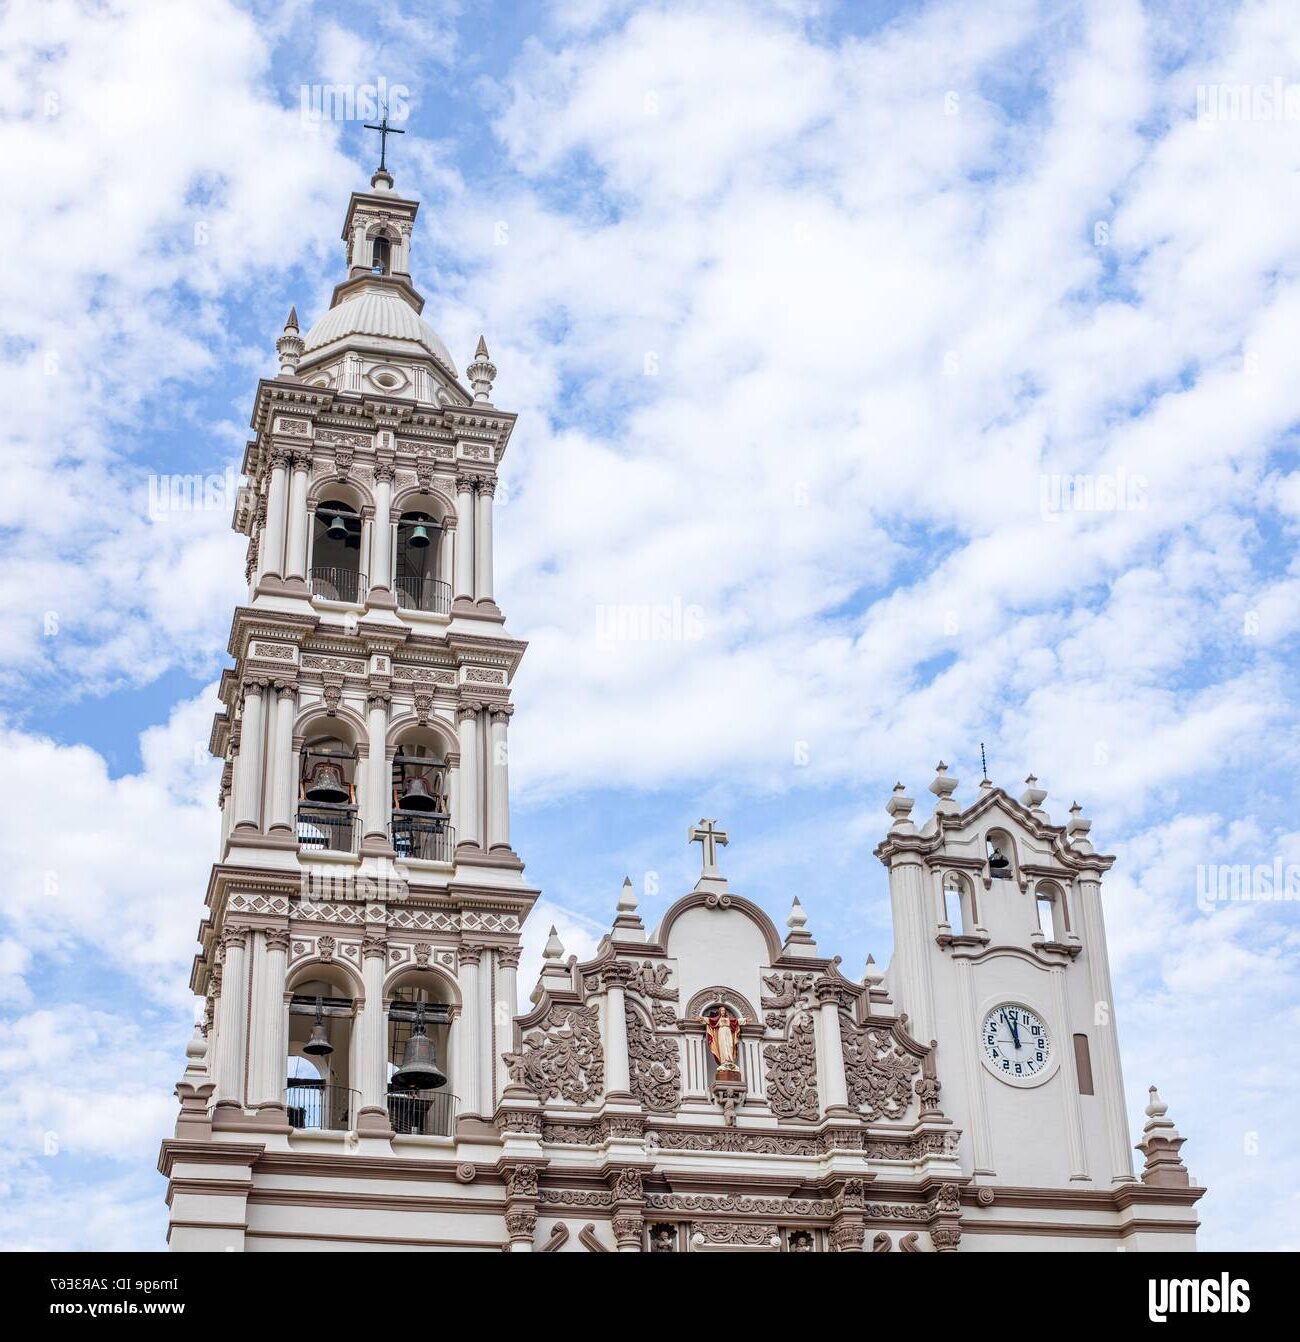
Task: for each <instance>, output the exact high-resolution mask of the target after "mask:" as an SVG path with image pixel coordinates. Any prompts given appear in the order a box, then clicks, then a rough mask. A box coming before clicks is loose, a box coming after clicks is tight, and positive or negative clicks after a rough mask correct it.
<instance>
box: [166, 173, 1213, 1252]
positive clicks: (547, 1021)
mask: <svg viewBox="0 0 1300 1342" xmlns="http://www.w3.org/2000/svg"><path fill="white" fill-rule="evenodd" d="M417 209H418V205H417V202H416V201H414V200H412V199H408V198H405V197H403V196H402V195H400V194H398V193H397V192H396V191H395V190H394V184H393V179H392V177H391V175H390V174H389V173H388V172H387V171H386V170H384V169H382V168H381V170H380V171H379V172H377V173H376V174H375V176H374V177H373V178H372V180H371V188H370V190H369V191H367V192H361V193H356V194H354V195H353V196H352V198H351V201H350V203H349V206H348V211H347V216H346V220H345V223H344V229H343V240H344V243H345V246H346V252H347V262H348V269H347V274H346V277H345V278H344V279H343V280H342V282H341V283H339V284H338V286H337V287H336V289H335V291H334V295H333V299H332V303H331V306H330V308H329V310H328V311H327V312H326V313H325V314H324V315H323V316H322V317H321V318H320V320H319V321H317V322H316V324H315V325H314V326H312V327H311V329H310V330H308V331H307V333H306V334H305V335H304V334H303V333H302V332H301V330H300V328H299V325H298V321H297V318H296V315H294V314H291V315H290V319H289V321H288V322H287V323H286V326H285V330H284V333H283V335H282V336H281V338H280V340H279V342H278V344H277V349H278V351H279V356H280V372H279V375H278V376H277V377H274V378H270V379H266V380H263V381H262V382H261V383H260V384H259V386H258V390H257V398H256V406H255V409H254V413H253V421H252V422H253V430H254V437H253V439H252V441H251V442H250V443H249V445H248V448H247V452H246V456H245V460H244V472H245V475H246V477H247V480H248V486H247V489H246V490H245V492H244V499H243V501H242V502H241V504H240V506H239V508H238V509H237V512H236V516H235V519H234V525H235V527H236V529H237V530H238V531H240V532H241V533H242V534H244V535H245V536H247V538H248V559H247V578H248V584H249V591H248V600H247V603H246V604H245V605H242V606H240V607H239V608H238V609H237V610H236V612H235V617H234V622H233V626H232V630H231V637H230V646H229V652H230V655H231V657H232V658H233V661H234V667H233V669H232V670H230V671H227V672H226V673H225V675H224V677H223V679H222V683H221V698H222V701H223V709H222V711H221V712H220V713H219V714H218V715H217V717H216V720H215V722H214V725H213V732H212V739H211V748H212V751H213V753H214V754H215V755H216V756H217V757H218V758H220V759H222V760H223V761H224V762H225V767H224V770H223V774H222V781H221V807H222V817H223V824H222V842H221V852H220V855H219V859H218V861H217V862H216V864H215V865H214V867H213V869H212V875H211V880H210V882H209V886H208V890H207V897H206V902H207V913H206V916H205V918H204V920H203V922H202V925H201V927H200V931H199V941H200V950H199V953H198V955H197V956H196V958H195V962H194V967H193V974H192V979H191V986H192V988H193V991H194V992H195V993H196V994H197V995H198V996H199V997H200V998H202V999H203V1000H204V1002H205V1013H204V1018H203V1021H202V1023H201V1025H200V1026H199V1027H198V1028H197V1029H196V1032H195V1037H194V1039H193V1040H192V1042H191V1044H190V1047H189V1049H188V1055H189V1056H188V1065H187V1066H186V1069H185V1072H184V1075H183V1077H182V1078H181V1080H180V1082H179V1084H178V1086H177V1095H178V1098H179V1100H180V1113H179V1116H178V1119H177V1123H176V1129H175V1134H174V1135H173V1136H171V1137H169V1138H167V1139H166V1140H165V1141H164V1142H163V1146H162V1152H161V1157H160V1164H159V1168H160V1170H161V1171H162V1173H163V1174H164V1175H165V1176H166V1179H167V1199H168V1205H169V1209H170V1225H169V1236H168V1237H169V1243H170V1247H171V1248H172V1249H173V1250H178V1251H185V1250H220V1251H228V1250H239V1251H253V1252H266V1251H276V1250H286V1249H312V1250H342V1251H349V1250H353V1251H361V1250H369V1249H401V1250H486V1251H497V1252H500V1251H502V1250H506V1251H508V1252H511V1253H518V1252H529V1251H532V1252H565V1253H568V1252H592V1253H602V1252H655V1253H667V1252H671V1253H688V1252H721V1251H743V1252H751V1253H752V1252H777V1253H785V1252H810V1251H811V1252H823V1251H836V1252H862V1251H867V1252H872V1251H875V1252H932V1251H938V1252H952V1251H958V1250H959V1251H962V1252H968V1251H975V1252H980V1251H985V1252H987V1251H999V1250H1015V1249H1044V1248H1057V1249H1077V1250H1090V1251H1112V1252H1113V1251H1117V1250H1126V1251H1133V1250H1141V1249H1167V1248H1193V1247H1195V1235H1196V1227H1197V1220H1196V1215H1195V1203H1196V1201H1197V1200H1198V1198H1199V1197H1200V1196H1201V1194H1202V1192H1203V1190H1202V1189H1200V1188H1198V1187H1196V1186H1195V1185H1194V1184H1193V1183H1192V1181H1191V1179H1190V1178H1189V1175H1188V1173H1187V1170H1186V1167H1185V1166H1184V1164H1183V1162H1182V1159H1181V1156H1180V1148H1181V1146H1182V1142H1183V1138H1182V1137H1181V1136H1180V1134H1179V1133H1178V1131H1177V1129H1176V1128H1175V1127H1174V1125H1173V1123H1172V1122H1171V1121H1170V1119H1169V1118H1168V1116H1167V1113H1166V1108H1165V1105H1164V1103H1163V1101H1161V1100H1160V1098H1159V1096H1158V1095H1156V1094H1155V1092H1154V1091H1152V1093H1151V1103H1150V1104H1149V1106H1148V1108H1147V1116H1148V1121H1147V1123H1146V1127H1145V1130H1144V1132H1143V1133H1142V1134H1141V1140H1140V1142H1139V1143H1138V1145H1137V1149H1138V1151H1139V1152H1140V1154H1141V1163H1140V1165H1135V1162H1134V1157H1133V1151H1134V1146H1133V1137H1132V1135H1131V1134H1130V1131H1129V1128H1128V1121H1127V1117H1126V1106H1125V1096H1124V1083H1123V1078H1122V1075H1121V1068H1120V1053H1119V1047H1118V1042H1117V1035H1116V1021H1115V1018H1114V1012H1113V1010H1112V1003H1113V995H1112V988H1111V981H1110V970H1109V964H1108V959H1107V952H1106V938H1105V930H1104V926H1103V919H1102V902H1101V883H1102V880H1103V879H1104V876H1105V873H1106V871H1107V870H1108V869H1109V867H1110V866H1111V863H1112V860H1113V859H1111V858H1109V857H1105V856H1102V855H1101V854H1099V853H1098V852H1097V851H1096V850H1095V849H1094V847H1093V845H1092V843H1091V842H1090V840H1089V822H1088V821H1087V820H1086V819H1084V818H1083V816H1082V815H1081V814H1080V812H1079V810H1078V808H1077V807H1075V808H1073V809H1072V810H1071V812H1070V819H1069V821H1068V822H1067V823H1066V824H1064V825H1060V824H1056V823H1054V822H1053V821H1052V819H1051V818H1050V816H1049V814H1048V812H1047V811H1046V810H1045V809H1044V803H1045V800H1046V794H1045V792H1044V791H1043V790H1042V789H1041V788H1039V787H1038V786H1037V783H1036V780H1034V779H1032V778H1031V779H1029V780H1027V786H1026V790H1025V791H1024V792H1023V793H1022V795H1020V796H1019V798H1015V797H1012V796H1011V795H1009V794H1008V793H1006V792H1004V791H1003V790H1002V789H1001V788H998V787H995V786H993V785H992V783H990V782H989V781H988V780H987V779H985V780H983V781H982V782H981V783H980V784H979V786H978V790H977V793H976V795H975V797H974V799H973V800H972V801H970V802H969V803H968V804H965V805H963V804H961V803H959V802H958V800H957V798H956V795H955V793H956V789H957V782H956V780H955V779H952V778H950V777H949V776H948V774H947V771H946V769H945V768H944V766H942V765H940V767H939V769H938V772H937V776H936V777H935V779H934V781H933V783H932V784H931V785H930V791H931V793H932V794H933V795H934V798H935V804H934V809H933V813H932V814H931V815H930V816H929V817H928V818H927V819H925V820H924V822H920V821H918V820H915V819H914V818H913V816H912V812H913V809H914V805H915V803H914V801H913V799H911V798H909V797H908V796H906V795H905V794H904V791H903V789H902V787H901V785H900V786H899V787H898V788H896V789H895V793H894V796H893V797H892V798H891V799H890V801H889V804H888V807H887V811H888V816H889V824H888V829H887V832H885V833H884V835H883V837H882V839H881V842H880V844H879V846H878V847H877V849H876V856H877V857H878V858H879V860H880V861H881V862H882V863H883V864H884V866H885V867H886V868H887V871H888V881H889V892H890V900H891V904H892V915H893V927H894V952H893V958H892V961H891V963H890V965H889V967H888V969H887V970H884V971H881V970H880V969H878V968H877V967H876V966H875V965H874V963H872V962H870V961H869V962H868V964H867V967H866V970H865V973H863V974H862V975H861V976H860V977H855V976H854V975H853V974H851V973H849V972H848V971H847V970H846V969H845V967H844V966H843V964H842V961H841V959H840V957H839V956H837V955H834V954H828V953H823V951H822V950H821V949H820V948H819V947H818V945H817V944H816V942H815V941H814V939H813V936H812V935H811V933H810V932H809V930H808V924H807V919H806V916H805V913H804V911H803V909H802V907H801V906H800V903H799V901H798V900H797V899H796V900H795V901H794V905H793V908H792V911H791V914H790V917H789V919H788V921H787V923H786V927H785V929H784V931H781V930H779V929H778V928H777V927H776V926H775V925H774V924H773V922H772V921H771V919H770V918H769V917H768V916H767V915H766V914H765V913H764V912H763V911H762V910H761V909H760V908H759V907H757V906H756V905H755V904H753V903H751V902H750V901H749V900H747V899H746V898H745V897H744V895H743V893H742V892H739V891H735V890H732V889H731V888H730V885H729V883H728V881H727V879H726V877H725V875H724V874H723V870H722V868H723V863H722V862H721V861H720V855H719V849H720V848H721V847H723V846H724V845H725V844H726V842H727V836H726V834H725V833H724V832H722V831H721V830H720V829H719V828H718V826H717V824H716V823H715V822H714V821H710V820H702V821H701V822H700V823H699V825H698V826H694V827H692V829H691V831H690V838H691V839H692V841H694V842H698V843H699V844H700V847H701V856H702V870H701V874H700V877H699V880H698V881H697V883H696V885H695V887H694V888H693V889H692V890H690V891H686V892H683V894H682V897H681V898H680V899H678V900H677V901H676V902H675V903H673V904H672V905H671V907H670V908H669V909H668V910H667V912H666V913H665V914H664V916H663V918H662V920H661V922H660V923H659V925H658V927H657V928H654V929H650V928H647V926H646V925H645V924H644V923H643V921H642V919H641V916H640V914H639V912H638V908H637V900H636V898H635V895H634V892H633V889H632V886H631V884H630V883H628V884H625V886H624V888H623V891H622V894H621V895H620V896H619V897H618V899H617V903H616V908H615V910H614V917H613V921H612V924H611V926H610V929H609V932H608V934H607V935H606V936H605V938H604V939H603V940H602V942H601V943H600V946H599V948H598V951H597V953H596V955H595V957H594V958H593V959H592V960H590V961H587V962H581V961H579V960H578V959H577V958H576V957H573V956H566V954H565V951H564V948H563V947H562V946H561V945H560V943H559V941H558V939H557V938H556V937H555V936H554V934H552V936H551V939H550V941H549V943H548V945H547V947H546V953H545V959H544V963H543V968H542V972H541V976H540V979H539V981H538V983H537V985H536V987H535V989H534V990H533V992H532V996H531V1003H532V1005H531V1007H530V1009H529V1010H528V1011H527V1012H526V1013H524V1014H519V1012H518V1006H517V996H516V973H517V969H518V965H519V959H520V942H521V935H522V930H523V927H524V922H525V920H526V919H527V918H528V916H529V913H530V910H531V909H532V907H533V904H534V903H535V901H536V899H537V897H538V891H537V890H536V889H535V888H533V887H532V886H530V885H529V884H528V883H527V881H526V880H525V878H524V867H523V863H522V862H521V860H520V858H519V857H518V855H517V854H516V853H515V851H514V849H513V847H512V845H511V838H510V822H509V801H510V794H509V786H508V747H507V736H508V731H509V724H510V718H511V714H512V712H513V706H512V703H511V684H512V681H513V677H514V674H515V672H516V670H517V668H518V666H519V664H520V661H521V658H522V656H523V653H524V644H523V643H522V642H521V641H520V640H518V639H515V638H512V637H511V636H510V635H508V634H507V633H506V632H505V628H504V617H503V615H502V612H501V610H500V608H499V607H498V605H497V603H496V600H495V595H494V590H493V573H492V556H493V534H492V533H493V523H494V518H493V511H494V510H493V495H494V491H495V486H496V478H497V471H498V468H499V466H500V463H501V460H502V456H503V454H504V452H505V450H506V447H507V445H508V443H509V440H510V435H511V431H512V429H513V427H514V416H513V415H511V414H510V413H509V412H507V411H505V410H501V409H499V408H497V407H496V406H495V405H493V404H492V401H491V394H492V382H493V379H494V378H495V376H496V369H495V368H494V367H493V365H492V362H491V359H490V357H489V355H488V351H487V349H486V346H485V345H484V344H483V342H482V341H480V343H479V347H478V350H477V352H476V355H475V358H474V361H473V362H472V363H471V364H470V366H469V368H468V370H467V377H466V381H465V383H462V382H461V381H460V380H459V378H458V374H457V370H456V367H455V365H454V363H453V361H452V358H451V355H450V353H449V352H448V350H447V348H446V346H445V345H444V344H443V342H442V340H441V339H440V338H439V337H438V336H437V335H436V334H435V332H434V331H433V330H432V328H431V327H430V326H429V325H428V324H427V323H426V322H425V321H424V320H423V318H422V317H421V315H420V313H421V309H422V307H423V299H422V298H421V296H420V295H419V293H418V292H417V291H416V289H415V287H414V285H413V282H412V278H411V236H412V225H413V223H414V220H415V217H416V211H417ZM737 838H739V836H737Z"/></svg>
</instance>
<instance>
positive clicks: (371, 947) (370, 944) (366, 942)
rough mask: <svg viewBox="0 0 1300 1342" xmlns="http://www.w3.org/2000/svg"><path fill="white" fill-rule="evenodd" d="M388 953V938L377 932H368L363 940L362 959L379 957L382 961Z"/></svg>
mask: <svg viewBox="0 0 1300 1342" xmlns="http://www.w3.org/2000/svg"><path fill="white" fill-rule="evenodd" d="M387 953H388V938H387V937H385V936H382V935H381V934H379V933H377V932H367V933H366V934H365V936H364V937H362V938H361V958H362V959H363V960H364V959H367V958H368V957H369V956H372V955H378V956H379V957H380V958H381V959H382V958H383V957H384V956H385V955H387Z"/></svg>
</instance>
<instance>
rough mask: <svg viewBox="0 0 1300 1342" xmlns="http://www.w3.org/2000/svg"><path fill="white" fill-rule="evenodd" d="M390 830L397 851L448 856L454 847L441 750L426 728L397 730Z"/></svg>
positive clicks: (441, 859)
mask: <svg viewBox="0 0 1300 1342" xmlns="http://www.w3.org/2000/svg"><path fill="white" fill-rule="evenodd" d="M391 835H392V840H393V848H394V850H395V851H396V853H397V855H398V857H406V858H409V857H414V858H421V859H423V860H424V861H426V862H450V861H451V857H452V853H453V852H454V851H455V846H456V844H455V834H454V832H453V830H452V827H451V795H450V778H449V774H448V769H447V756H446V752H445V750H444V748H443V746H442V743H441V741H440V740H439V738H438V736H437V735H436V734H435V733H434V732H432V731H430V730H428V729H427V728H412V729H411V730H410V731H408V732H405V733H403V735H402V736H401V737H400V738H399V739H398V741H397V746H396V749H395V750H394V752H393V768H392V820H391Z"/></svg>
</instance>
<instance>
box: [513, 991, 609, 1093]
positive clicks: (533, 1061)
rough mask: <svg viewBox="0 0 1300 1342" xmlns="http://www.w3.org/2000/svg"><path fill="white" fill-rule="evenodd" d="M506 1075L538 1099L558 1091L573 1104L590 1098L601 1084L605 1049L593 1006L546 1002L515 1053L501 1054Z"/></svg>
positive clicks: (602, 1081) (603, 1082) (603, 1077)
mask: <svg viewBox="0 0 1300 1342" xmlns="http://www.w3.org/2000/svg"><path fill="white" fill-rule="evenodd" d="M505 1064H506V1068H507V1069H508V1070H509V1073H510V1079H511V1080H512V1081H514V1082H515V1083H516V1084H518V1085H522V1086H527V1087H528V1089H529V1090H531V1091H532V1092H533V1093H534V1094H535V1095H537V1096H538V1098H539V1099H543V1100H549V1099H553V1098H554V1097H556V1096H562V1097H563V1098H564V1099H566V1100H569V1101H571V1102H572V1103H573V1104H586V1103H587V1102H588V1101H590V1100H593V1099H595V1098H596V1097H597V1096H598V1095H599V1094H600V1093H601V1090H602V1089H603V1087H604V1084H605V1054H604V1050H603V1049H602V1048H601V1044H600V1020H599V1014H598V1011H597V1008H596V1007H594V1006H590V1007H582V1006H567V1005H564V1004H562V1003H557V1004H556V1005H554V1006H552V1007H551V1009H550V1010H549V1011H548V1012H547V1013H546V1015H545V1016H544V1017H543V1019H542V1021H541V1022H540V1024H539V1026H538V1027H537V1028H535V1029H533V1030H531V1031H530V1032H529V1033H528V1034H527V1035H525V1036H524V1040H523V1047H522V1048H520V1049H519V1051H518V1052H517V1053H507V1054H506V1055H505Z"/></svg>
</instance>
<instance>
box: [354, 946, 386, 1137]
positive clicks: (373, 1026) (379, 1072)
mask: <svg viewBox="0 0 1300 1342" xmlns="http://www.w3.org/2000/svg"><path fill="white" fill-rule="evenodd" d="M387 956H388V946H387V942H386V941H385V939H384V938H383V937H382V936H377V935H375V934H374V933H371V932H367V933H366V935H365V937H364V938H363V939H362V942H361V980H362V983H363V985H364V986H365V990H366V1004H365V1006H364V1007H363V1008H362V1009H361V1020H360V1022H359V1033H358V1035H357V1045H358V1047H357V1052H356V1058H357V1075H356V1079H355V1081H354V1082H353V1085H354V1086H355V1088H356V1089H357V1090H359V1091H360V1092H361V1108H360V1109H359V1110H358V1112H357V1131H358V1132H361V1133H365V1134H367V1135H369V1136H375V1137H391V1136H392V1134H393V1128H392V1124H391V1123H390V1122H389V1118H388V1018H387V1014H386V1013H385V1011H384V967H385V965H386V963H387Z"/></svg>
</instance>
